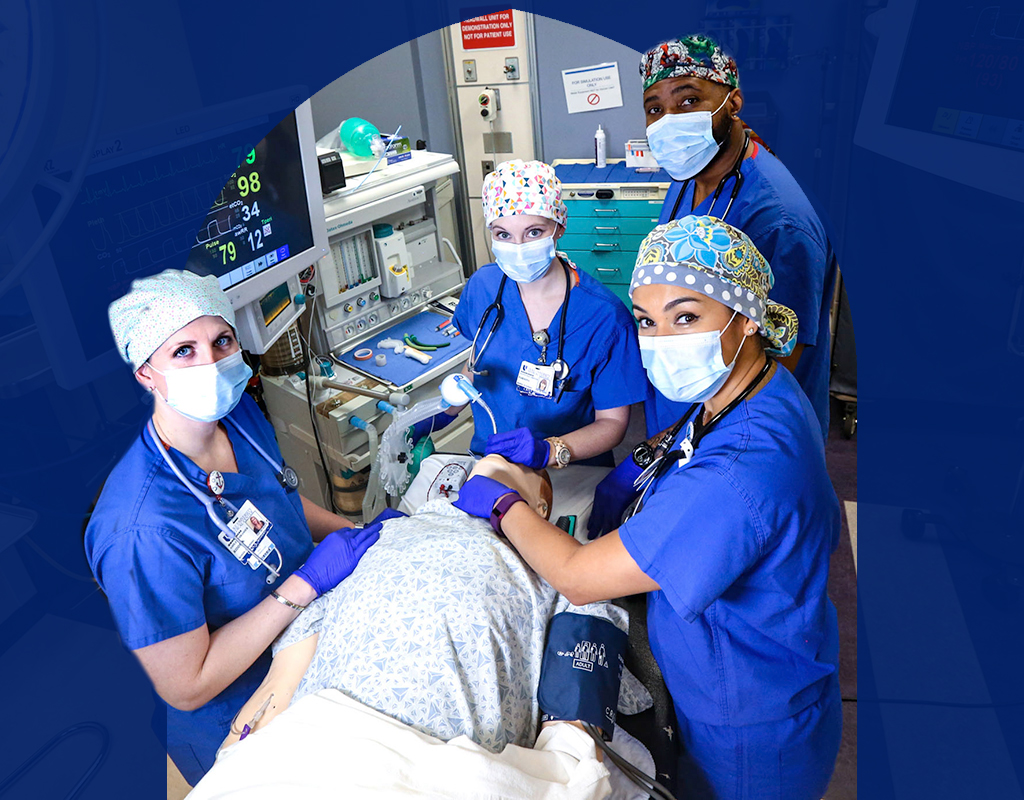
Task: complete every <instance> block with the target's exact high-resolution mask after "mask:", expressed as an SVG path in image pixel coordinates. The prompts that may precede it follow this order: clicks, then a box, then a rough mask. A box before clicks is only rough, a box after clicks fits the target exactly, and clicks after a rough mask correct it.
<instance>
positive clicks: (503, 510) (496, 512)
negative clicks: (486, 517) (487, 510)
mask: <svg viewBox="0 0 1024 800" xmlns="http://www.w3.org/2000/svg"><path fill="white" fill-rule="evenodd" d="M525 502H526V501H525V500H524V499H523V498H522V497H520V495H519V492H509V493H508V494H503V495H502V496H501V497H499V498H498V502H497V503H495V504H494V508H492V509H491V527H492V528H494V532H495V533H497V534H498V535H500V536H504V535H505V534H504V533H502V530H501V521H502V519H504V517H505V514H507V513H508V510H509V509H510V508H512V506H514V505H515V504H516V503H525Z"/></svg>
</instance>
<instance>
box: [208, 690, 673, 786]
mask: <svg viewBox="0 0 1024 800" xmlns="http://www.w3.org/2000/svg"><path fill="white" fill-rule="evenodd" d="M620 732H621V731H620V730H619V729H617V730H616V739H618V735H619V733H620ZM630 755H631V756H635V754H634V753H632V752H631V753H630ZM648 758H649V755H648ZM638 761H639V760H638ZM638 766H641V768H644V769H646V770H648V772H649V774H650V771H651V770H653V761H650V763H649V764H648V763H638ZM645 796H646V794H645V793H643V792H641V791H639V790H638V789H637V788H636V787H634V786H632V784H629V783H627V782H626V781H625V779H624V778H623V777H622V776H621V773H618V771H617V770H615V768H614V767H612V772H611V773H609V770H608V768H606V766H605V765H604V764H602V763H601V762H600V761H598V760H597V758H596V757H595V751H594V744H593V742H592V741H591V740H590V738H589V737H587V735H586V734H584V733H583V732H582V731H580V730H579V729H578V728H575V727H572V726H570V725H567V724H559V725H554V726H551V727H548V728H545V730H544V731H542V732H541V735H540V737H539V738H538V740H537V744H536V746H535V747H534V748H525V747H518V746H516V745H509V746H508V747H506V748H505V749H504V750H503V751H502V752H500V753H491V752H489V751H488V750H487V749H485V748H483V747H480V746H479V745H476V744H474V743H473V742H472V741H471V740H470V739H469V738H468V737H465V736H460V737H459V738H457V739H453V740H451V741H449V742H444V741H442V740H440V739H436V738H433V737H431V736H428V735H426V734H424V733H422V732H420V731H417V730H415V729H414V728H412V727H410V726H408V725H405V724H403V723H401V722H399V721H397V720H395V719H392V718H391V717H388V716H387V715H385V714H381V713H379V712H377V711H374V710H373V709H371V708H369V707H367V706H364V705H362V704H361V703H359V702H357V701H355V700H353V699H351V698H350V697H347V696H346V695H344V694H343V693H342V692H339V691H336V690H333V689H325V690H323V691H321V692H318V693H316V694H312V695H307V696H306V697H304V698H302V699H301V700H299V701H298V702H296V703H295V704H294V705H292V706H290V707H289V708H288V709H287V710H286V711H285V712H284V713H282V714H281V715H280V716H279V717H277V718H276V719H275V720H274V721H273V723H272V724H270V725H268V726H267V727H266V728H265V729H263V730H259V731H256V732H255V733H253V734H251V735H250V736H249V737H247V738H246V739H245V740H244V741H242V742H238V743H237V744H235V745H232V746H231V747H229V748H227V749H226V750H224V751H222V752H221V754H220V755H219V756H218V758H217V763H216V764H214V766H213V769H212V770H210V772H209V773H207V775H206V777H204V778H203V779H202V780H201V781H200V782H199V784H198V785H197V786H196V787H195V789H194V790H193V791H192V792H191V794H189V798H190V800H282V798H289V797H302V798H308V800H319V798H325V800H326V798H331V799H332V800H335V799H336V798H338V797H360V798H364V797H372V798H392V797H394V798H416V797H424V798H425V797H431V798H453V799H455V798H457V799H459V800H461V799H462V798H466V800H471V799H472V800H476V799H477V798H480V797H488V798H503V799H505V800H639V799H640V798H642V797H645Z"/></svg>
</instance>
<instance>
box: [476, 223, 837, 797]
mask: <svg viewBox="0 0 1024 800" xmlns="http://www.w3.org/2000/svg"><path fill="white" fill-rule="evenodd" d="M771 285H772V273H771V269H770V268H769V266H768V264H767V262H766V261H765V259H764V258H763V257H762V256H761V255H760V253H758V251H757V248H756V247H755V246H754V244H753V243H752V242H751V240H750V239H749V238H748V237H747V236H745V235H744V234H743V233H741V232H740V231H738V230H737V229H735V228H733V227H731V226H729V225H726V224H724V223H722V222H720V221H719V220H717V219H713V218H710V217H688V218H685V219H683V220H677V221H672V222H670V223H668V224H666V225H659V226H658V227H657V228H655V229H654V231H652V232H651V234H650V235H649V236H648V237H647V238H646V239H645V240H644V242H643V244H642V245H641V248H640V253H639V257H638V259H637V267H636V269H635V270H634V272H633V277H632V283H631V293H632V301H633V314H634V316H635V317H636V319H637V321H638V323H639V325H640V349H641V352H642V353H643V361H644V367H645V368H646V370H647V374H648V376H649V377H650V379H651V382H652V383H653V384H654V386H655V387H656V388H657V389H658V391H660V392H662V393H664V394H665V395H666V396H668V397H671V398H672V399H673V400H674V401H675V402H678V403H681V404H683V406H684V408H685V411H684V413H683V415H682V416H681V417H680V419H679V420H677V421H676V424H674V425H673V426H672V429H670V432H669V434H668V435H667V436H666V437H664V438H662V439H661V440H660V441H658V442H652V443H651V445H652V452H651V453H649V455H650V456H651V457H652V458H654V459H658V460H653V461H652V462H651V464H650V466H649V467H648V469H647V471H646V474H644V475H643V476H641V480H640V484H641V486H642V487H643V493H642V500H641V504H640V507H639V510H637V511H636V513H634V514H633V515H632V516H631V517H630V518H629V519H627V520H626V522H624V523H623V524H622V525H621V527H618V528H617V530H615V531H612V532H611V533H609V534H608V535H607V536H604V537H602V538H600V539H598V540H597V541H593V542H590V543H589V544H586V545H581V544H580V543H579V542H577V541H576V540H575V539H573V538H572V537H571V536H566V535H565V534H564V533H563V532H562V531H560V530H559V529H558V528H556V527H555V526H554V525H551V524H549V523H548V522H546V521H545V520H543V519H542V518H541V517H539V516H538V515H537V514H535V513H534V512H533V510H532V509H530V508H529V506H527V505H526V504H525V503H523V502H519V501H520V498H519V496H518V495H517V494H515V493H513V492H510V490H509V489H508V488H507V487H505V486H503V485H501V484H500V483H498V482H496V481H493V480H490V479H488V478H485V477H473V478H471V479H470V480H469V481H467V483H466V484H465V485H464V486H463V487H462V489H461V490H460V492H459V498H458V500H457V501H456V505H457V506H459V507H460V508H462V509H463V510H464V511H467V512H468V513H471V514H474V515H476V516H480V517H485V518H489V519H490V520H491V524H492V525H493V526H494V527H495V529H496V530H497V531H498V532H499V533H501V534H504V535H505V536H507V537H508V540H509V541H510V542H511V543H512V544H513V545H514V546H515V548H516V549H517V550H518V551H519V553H520V554H521V555H522V556H523V557H524V558H525V559H526V560H527V561H528V562H529V564H530V565H531V566H532V567H533V568H534V569H535V570H536V571H537V572H538V573H539V574H540V575H542V576H543V577H544V578H545V579H547V581H548V582H549V583H550V584H551V585H552V586H554V587H555V588H556V589H557V590H558V591H559V592H561V593H562V594H564V595H565V596H566V597H567V598H568V599H569V600H570V601H571V602H572V603H575V604H577V605H580V604H583V603H590V602H594V601H598V600H607V599H612V598H616V597H622V596H626V595H631V594H634V593H638V592H649V593H650V594H649V596H648V603H647V609H648V632H649V638H650V645H651V651H652V653H653V654H654V657H655V659H656V660H657V662H658V665H659V666H660V668H661V671H662V674H663V675H664V677H665V682H666V685H667V687H668V690H669V692H670V694H671V695H672V701H673V704H674V706H675V709H676V713H677V717H678V720H679V728H680V731H679V732H680V758H679V782H680V784H681V786H680V787H679V796H680V797H685V798H687V800H694V799H695V798H716V799H717V800H750V798H757V799H758V800H771V799H777V800H819V798H821V797H822V795H823V794H824V793H825V790H826V788H827V786H828V783H829V779H830V777H831V775H832V770H833V767H834V765H835V759H836V755H837V754H838V751H839V741H840V734H841V728H842V710H841V698H840V695H839V683H838V673H837V666H838V655H839V652H838V650H839V633H838V626H837V621H836V612H835V608H834V607H833V605H832V603H831V601H830V600H829V599H828V595H827V593H826V586H827V582H828V569H829V556H830V554H831V553H832V551H833V550H834V549H835V547H836V545H837V542H838V537H839V502H838V500H837V499H836V495H835V492H834V491H833V489H832V484H831V482H830V481H829V477H828V475H827V473H826V470H825V450H824V444H823V440H822V437H821V430H820V427H819V426H818V424H817V420H816V418H815V415H814V409H813V408H812V407H811V404H810V403H809V402H808V400H807V396H806V395H805V394H804V392H803V391H802V390H801V389H800V387H799V385H798V384H797V382H796V380H795V379H794V378H793V376H792V374H791V373H790V372H789V371H788V370H786V369H784V368H782V367H780V366H779V364H778V363H777V362H775V361H774V360H773V359H772V358H771V357H770V356H771V355H780V356H785V355H786V354H787V353H789V352H791V351H792V348H793V342H794V339H795V336H796V333H797V330H796V328H797V323H796V316H795V314H794V313H793V312H792V311H791V310H790V309H788V308H785V307H783V306H780V305H779V304H777V303H774V302H772V301H770V300H768V290H769V289H770V288H771ZM645 460H646V459H645Z"/></svg>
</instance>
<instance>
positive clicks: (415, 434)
mask: <svg viewBox="0 0 1024 800" xmlns="http://www.w3.org/2000/svg"><path fill="white" fill-rule="evenodd" d="M453 422H455V417H453V416H452V415H451V414H449V413H447V412H445V411H439V412H438V413H436V414H434V416H432V417H427V418H426V419H421V420H420V421H419V422H417V423H416V424H415V425H413V426H412V427H411V428H409V436H410V438H411V439H412V443H413V444H416V443H417V442H419V441H420V439H423V438H425V437H427V436H429V435H430V434H431V433H434V432H436V431H441V430H444V429H445V428H447V427H448V426H449V425H451V424H452V423H453Z"/></svg>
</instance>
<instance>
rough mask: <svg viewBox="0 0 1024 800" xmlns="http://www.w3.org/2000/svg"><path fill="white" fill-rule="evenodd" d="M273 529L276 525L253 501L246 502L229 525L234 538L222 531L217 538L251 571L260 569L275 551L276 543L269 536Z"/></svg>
mask: <svg viewBox="0 0 1024 800" xmlns="http://www.w3.org/2000/svg"><path fill="white" fill-rule="evenodd" d="M273 527H274V523H272V522H271V521H270V520H269V519H267V517H266V515H265V514H264V513H263V512H262V511H260V510H259V509H258V508H256V506H254V505H253V503H252V501H251V500H246V501H245V504H244V505H243V506H242V507H241V508H240V509H239V511H238V513H237V514H235V516H234V517H233V518H232V519H231V521H230V522H229V523H228V528H229V529H230V530H231V532H232V533H233V534H234V536H228V534H227V533H226V532H225V531H223V530H222V531H221V532H220V534H218V536H217V538H218V539H220V541H221V544H223V545H224V546H225V547H226V548H227V549H228V550H230V551H231V554H232V555H233V556H234V557H235V558H237V559H238V560H239V561H241V562H242V563H243V564H246V565H248V566H249V568H250V569H259V568H260V566H262V564H263V561H264V560H265V559H266V557H267V556H269V555H270V553H271V552H272V551H273V550H274V542H273V540H272V539H271V538H270V535H269V534H270V529H271V528H273Z"/></svg>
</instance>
